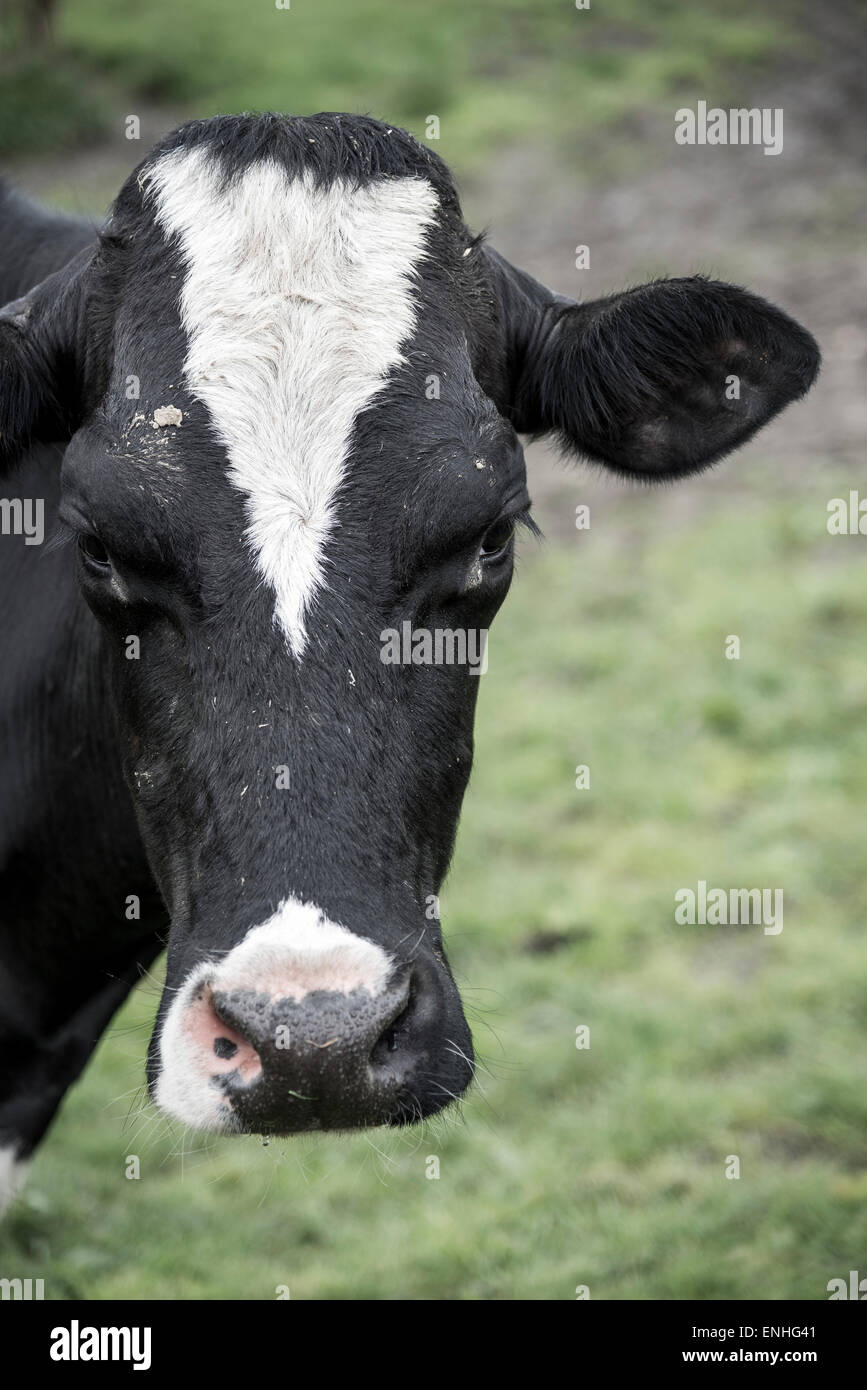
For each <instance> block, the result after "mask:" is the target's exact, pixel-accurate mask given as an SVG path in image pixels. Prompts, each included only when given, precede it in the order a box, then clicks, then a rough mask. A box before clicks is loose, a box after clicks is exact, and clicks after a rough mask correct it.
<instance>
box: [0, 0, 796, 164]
mask: <svg viewBox="0 0 867 1390" xmlns="http://www.w3.org/2000/svg"><path fill="white" fill-rule="evenodd" d="M790 11H791V3H789V4H786V3H784V4H782V5H781V6H774V7H772V9H771V10H770V12H767V13H763V14H757V13H756V10H755V6H754V5H753V4H751V3H750V0H730V3H729V4H727V6H726V11H725V19H724V22H721V19H720V14H719V7H718V6H717V5H714V4H710V3H707V0H705V3H700V2H699V0H696V3H694V4H691V5H688V6H684V5H683V4H682V0H655V3H654V4H652V5H651V4H646V3H644V0H617V3H615V4H614V5H609V6H595V5H594V6H592V7H591V8H590V9H589V10H586V11H578V10H576V8H575V6H574V5H573V4H572V3H571V0H559V3H552V0H473V3H472V4H463V3H461V0H445V2H444V3H441V4H437V5H432V4H428V3H427V0H404V3H402V4H401V5H394V4H393V3H391V2H390V0H351V3H350V0H316V3H315V4H313V3H311V0H294V2H293V3H292V5H291V8H286V9H278V8H277V7H276V5H275V4H274V3H273V0H263V2H262V3H260V4H257V5H253V6H248V7H246V8H244V9H239V7H238V5H237V3H236V0H207V2H206V0H192V3H189V4H186V5H182V6H179V5H177V3H176V0H151V3H149V4H148V5H146V6H139V5H127V6H118V5H117V4H115V3H113V0H76V3H67V4H65V5H62V6H61V10H60V19H59V24H58V31H57V50H56V51H55V52H53V53H51V54H50V55H49V56H48V58H47V59H46V75H45V76H44V78H43V79H41V81H40V85H39V88H38V89H37V92H36V95H37V96H38V102H33V101H32V100H30V99H28V95H27V91H26V89H22V88H21V84H20V83H13V84H12V85H10V83H9V80H8V79H7V80H6V81H4V83H3V84H2V85H0V153H6V154H11V155H17V154H19V153H20V151H21V140H20V136H19V135H18V134H17V133H16V131H17V130H18V129H22V130H24V131H26V132H28V134H29V140H30V144H29V147H30V148H33V147H34V142H41V144H42V148H44V149H46V150H48V151H50V152H52V153H54V152H56V151H57V150H58V149H65V148H68V147H69V144H70V142H71V141H74V140H75V139H80V140H84V139H88V138H91V137H92V135H93V125H94V121H96V120H101V121H102V125H103V129H104V131H105V134H106V136H107V137H112V136H113V137H114V138H117V139H121V138H123V129H124V126H123V122H124V118H125V116H126V115H127V114H130V113H136V112H137V108H138V106H139V104H140V103H142V102H144V103H146V104H148V103H149V104H154V103H156V104H160V105H168V106H170V107H171V108H172V109H173V110H177V111H178V112H187V113H189V114H193V115H197V116H201V115H209V114H212V113H214V112H218V111H225V112H232V111H240V110H269V109H273V110H285V111H292V112H310V111H321V110H341V111H342V110H349V111H369V112H371V113H373V114H374V115H378V116H381V117H383V118H384V119H387V120H389V121H393V122H395V123H396V124H399V125H403V126H406V127H407V128H409V129H411V130H413V131H415V133H416V134H418V135H419V136H420V137H422V138H424V137H425V132H426V121H427V118H428V117H429V116H430V115H436V116H438V117H439V119H440V122H441V134H440V138H439V141H438V143H437V146H436V147H437V149H438V150H439V152H440V153H442V155H443V156H444V157H445V158H446V159H447V160H449V161H452V160H453V161H455V162H456V164H457V165H458V167H459V168H460V169H462V170H464V171H467V170H470V169H472V168H473V167H474V166H476V165H479V164H481V163H482V162H483V161H485V160H487V159H489V158H490V156H491V152H492V149H495V148H498V147H503V146H508V145H509V144H510V143H514V142H526V141H527V140H533V139H539V140H544V142H545V144H546V146H547V147H548V148H549V149H550V148H551V147H552V146H554V147H556V148H557V150H558V153H559V155H560V157H561V158H563V159H567V160H568V159H570V158H574V156H575V151H576V147H580V148H581V150H582V156H581V161H582V165H583V166H584V167H585V168H586V166H587V161H588V157H589V154H590V152H591V151H592V141H590V142H589V146H588V143H587V142H586V140H585V138H584V137H586V135H587V132H588V131H591V132H592V131H593V130H594V129H595V128H597V127H598V126H599V125H600V124H611V123H617V122H619V121H623V120H624V119H626V118H628V117H629V116H630V115H631V114H632V113H634V112H635V111H636V109H646V108H647V107H648V106H650V107H652V106H654V104H656V103H657V102H663V103H664V106H665V111H666V120H667V122H668V126H669V127H670V126H671V122H672V116H673V110H674V106H675V105H676V104H678V103H679V101H680V100H681V99H683V100H690V101H693V100H695V97H696V95H698V96H702V95H704V96H707V95H708V94H713V96H714V99H719V100H726V99H727V96H728V95H729V93H730V91H731V83H732V80H733V75H734V74H735V73H742V72H743V71H744V69H745V67H747V66H750V65H755V64H761V63H763V62H767V61H768V60H769V59H770V58H772V57H773V58H777V59H778V58H779V56H780V53H781V52H784V51H786V49H787V48H788V47H789V46H790V45H791V43H792V30H791V26H790V25H789V24H788V23H787V15H788V14H789V13H790ZM10 61H11V62H12V63H13V65H14V57H13V58H12V59H7V65H8V63H9V62H10ZM70 75H71V77H70ZM88 75H90V76H88ZM71 79H74V83H73V81H72V80H71ZM30 80H31V81H32V80H33V75H32V72H31V74H30ZM94 82H95V83H96V90H97V92H98V96H96V97H93V95H92V92H93V89H94ZM73 85H74V88H75V93H74V98H73V96H70V94H69V91H68V89H69V88H70V87H72V86H73ZM107 93H111V94H112V100H111V102H110V104H109V107H108V108H107V107H106V100H107V97H106V94H107ZM37 108H38V117H35V116H34V110H35V109H37ZM109 110H111V115H109Z"/></svg>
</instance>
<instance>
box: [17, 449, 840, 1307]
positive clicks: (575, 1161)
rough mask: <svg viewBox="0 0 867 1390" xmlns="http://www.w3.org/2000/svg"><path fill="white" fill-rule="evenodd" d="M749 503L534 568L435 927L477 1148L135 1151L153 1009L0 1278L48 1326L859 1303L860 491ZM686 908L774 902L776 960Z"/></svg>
mask: <svg viewBox="0 0 867 1390" xmlns="http://www.w3.org/2000/svg"><path fill="white" fill-rule="evenodd" d="M735 466H736V465H733V466H732V467H735ZM754 476H755V478H756V481H755V482H754V483H753V484H752V486H751V490H750V491H749V492H747V493H744V494H743V495H741V496H732V495H731V494H727V493H726V492H725V491H724V489H723V487H722V486H721V485H720V484H719V483H718V482H717V481H716V479H715V478H713V477H711V478H709V479H702V480H698V481H693V482H688V483H686V484H683V485H682V487H684V488H686V489H688V490H691V491H692V493H693V496H694V499H695V502H696V506H695V507H694V508H692V509H691V513H692V514H691V517H690V519H689V520H682V519H680V518H681V513H679V512H678V513H677V515H676V516H674V517H673V516H672V512H671V510H670V509H667V502H666V497H665V495H664V494H659V493H653V492H635V493H627V492H620V491H613V490H612V491H611V492H610V493H609V494H606V497H607V499H608V500H607V502H606V503H605V504H603V505H601V506H597V507H595V508H594V515H593V525H592V527H591V530H590V531H589V532H582V533H576V536H575V539H574V542H573V543H569V542H561V543H559V544H553V543H551V544H549V545H547V546H545V547H543V548H542V549H539V550H537V549H536V548H535V547H534V546H533V545H532V544H530V545H529V548H528V543H527V542H524V547H525V549H524V556H523V562H522V564H521V566H520V570H519V574H518V577H517V579H516V581H515V584H514V587H513V591H512V594H511V595H510V598H509V600H508V601H507V603H506V606H505V608H504V610H503V612H502V614H501V615H500V617H499V618H498V620H497V624H496V626H495V628H494V631H493V634H492V639H491V651H490V657H491V665H490V670H489V672H488V674H487V675H486V676H485V678H484V681H483V686H482V692H481V700H480V711H479V720H478V747H477V765H476V771H475V773H474V779H473V782H472V784H471V789H470V793H469V795H468V798H467V803H466V806H465V810H464V816H463V820H462V829H461V834H460V839H459V845H458V852H457V856H456V860H455V864H454V868H453V872H452V874H451V877H450V880H449V882H448V885H447V890H446V892H445V893H444V920H445V923H446V928H447V938H448V940H449V941H450V949H451V956H452V960H453V963H454V966H455V969H456V972H457V975H458V977H459V979H460V981H461V983H462V986H463V989H464V995H465V999H466V1002H467V1004H468V1007H469V1011H470V1015H471V1018H472V1022H473V1027H474V1033H475V1037H476V1042H477V1046H478V1048H479V1050H480V1052H481V1055H482V1058H483V1061H484V1063H485V1068H486V1069H485V1070H484V1071H483V1073H482V1078H481V1087H480V1089H479V1092H478V1093H477V1094H475V1095H474V1097H473V1098H472V1099H471V1100H470V1101H469V1102H468V1103H467V1104H466V1106H465V1108H464V1115H463V1120H462V1121H457V1120H456V1121H454V1122H451V1123H445V1122H438V1123H434V1124H432V1125H429V1126H428V1127H427V1129H426V1130H425V1132H423V1133H416V1132H412V1133H408V1134H405V1135H403V1136H398V1135H393V1134H383V1133H381V1132H377V1133H375V1134H373V1135H371V1136H369V1137H364V1136H362V1137H358V1138H354V1139H345V1138H344V1139H337V1138H325V1137H321V1138H318V1139H315V1140H302V1141H297V1142H296V1141H291V1142H289V1141H282V1140H281V1141H276V1140H275V1141H273V1142H272V1143H271V1144H270V1145H269V1146H267V1147H263V1146H262V1145H261V1143H259V1142H257V1141H255V1140H250V1141H241V1142H237V1141H219V1142H217V1143H214V1144H208V1142H207V1141H205V1140H203V1139H201V1138H197V1137H195V1136H192V1135H188V1136H186V1138H184V1136H182V1135H181V1134H180V1133H178V1132H175V1133H171V1132H170V1131H169V1130H168V1129H167V1128H166V1127H165V1126H164V1124H163V1122H162V1121H154V1122H151V1121H150V1120H149V1119H145V1120H144V1123H143V1127H142V1122H138V1125H133V1127H132V1128H131V1129H128V1130H126V1131H125V1130H124V1128H123V1116H124V1115H125V1113H126V1109H127V1106H128V1104H129V1100H123V1101H120V1102H113V1098H114V1097H115V1096H118V1095H119V1094H120V1093H122V1092H126V1091H128V1090H129V1088H130V1087H135V1086H137V1085H138V1084H139V1082H140V1080H141V1068H142V1062H143V1054H144V1048H145V1042H146V1038H147V1035H148V1030H149V1026H150V1019H151V1016H152V1013H153V1009H154V1005H155V999H156V986H155V985H153V984H151V985H148V986H146V987H145V988H143V989H142V990H141V991H140V992H139V993H138V994H137V996H136V997H135V998H134V999H133V1000H132V1001H131V1002H130V1003H129V1005H128V1006H127V1008H126V1009H125V1010H124V1012H123V1014H122V1015H121V1016H120V1018H119V1019H118V1021H117V1026H116V1028H115V1029H114V1030H113V1032H112V1034H111V1035H110V1036H109V1037H108V1038H107V1039H106V1040H105V1041H104V1043H103V1044H102V1046H101V1048H100V1050H99V1053H98V1055H97V1058H96V1060H95V1063H94V1064H93V1066H92V1067H91V1068H90V1070H89V1072H88V1074H87V1077H86V1079H85V1081H84V1082H83V1083H82V1084H81V1085H80V1086H79V1087H77V1088H76V1089H75V1090H74V1091H73V1092H72V1094H71V1095H70V1097H69V1099H68V1102H67V1104H66V1106H65V1108H64V1111H63V1114H62V1117H61V1119H60V1122H59V1123H58V1125H57V1127H56V1129H55V1131H54V1133H53V1134H52V1136H51V1138H50V1140H49V1142H48V1143H47V1145H46V1146H45V1148H44V1149H43V1151H42V1152H41V1154H40V1156H39V1158H38V1160H37V1162H36V1165H35V1169H34V1172H33V1175H32V1179H31V1184H30V1187H29V1189H28V1190H27V1194H26V1195H25V1196H24V1197H23V1199H22V1200H21V1202H20V1203H19V1205H18V1206H17V1208H16V1209H15V1210H14V1211H13V1215H12V1219H11V1222H10V1224H9V1227H8V1228H7V1233H6V1236H5V1242H6V1243H5V1245H0V1263H2V1266H3V1271H4V1272H9V1273H12V1272H13V1271H14V1273H15V1274H18V1275H21V1276H22V1277H26V1276H28V1275H29V1276H31V1277H43V1278H45V1279H46V1294H47V1296H49V1297H53V1298H64V1297H74V1296H78V1297H87V1298H104V1297H121V1298H207V1299H214V1298H241V1299H248V1298H249V1299H259V1298H266V1299H267V1298H273V1297H274V1296H275V1290H276V1288H277V1286H278V1285H288V1286H289V1288H290V1290H291V1294H292V1297H293V1298H301V1299H309V1298H327V1299H362V1298H371V1299H398V1298H422V1299H437V1300H439V1299H453V1298H454V1299H510V1298H530V1299H570V1298H572V1297H574V1290H575V1287H576V1286H577V1285H579V1284H587V1285H589V1286H590V1290H591V1296H592V1297H593V1298H594V1299H626V1298H637V1299H643V1298H665V1299H685V1298H701V1299H710V1298H734V1299H740V1298H760V1299H761V1298H764V1299H790V1298H806V1299H823V1298H826V1297H827V1293H826V1284H827V1282H828V1280H829V1279H831V1278H834V1277H837V1276H840V1275H844V1276H845V1275H846V1272H847V1271H848V1270H849V1269H856V1268H859V1267H860V1268H861V1270H862V1272H863V1268H864V1251H865V1248H867V1091H865V1088H864V1082H863V1037H864V1027H865V1024H867V941H865V935H864V931H863V920H864V916H865V907H867V890H865V884H864V875H863V805H864V800H865V795H867V718H865V716H867V674H865V667H864V663H863V652H862V646H863V631H864V624H865V620H867V594H865V590H864V585H863V561H862V559H861V553H860V546H861V542H860V541H859V540H858V539H857V538H851V539H849V538H831V537H829V536H828V535H827V533H826V531H825V504H826V501H827V498H828V497H829V496H833V495H835V488H836V489H837V493H838V495H839V494H840V493H842V494H844V495H845V489H846V487H848V485H849V484H848V481H847V480H846V479H841V480H840V482H839V487H838V486H837V483H836V482H835V479H834V477H833V474H832V473H831V472H830V470H829V468H828V467H827V466H826V465H824V464H821V465H817V467H816V469H815V471H814V473H813V474H812V475H811V477H810V478H801V479H799V480H798V483H797V486H795V487H790V488H789V489H787V490H785V491H784V490H783V489H782V488H781V487H780V486H779V485H777V486H772V484H771V482H770V479H764V480H763V477H762V473H761V470H758V472H757V474H755V475H754ZM575 493H576V498H577V499H579V500H580V496H581V484H580V478H576V482H575ZM543 511H544V508H543ZM729 633H737V634H738V635H739V636H740V638H741V646H742V656H741V659H740V661H726V660H725V658H724V656H723V646H724V641H725V638H726V636H727V635H728V634H729ZM584 762H586V763H589V765H590V767H591V787H590V790H589V791H577V790H575V788H574V768H575V766H576V764H577V763H584ZM699 878H704V879H706V880H707V881H708V882H709V883H711V884H714V885H720V886H725V887H729V886H754V885H764V886H768V887H777V886H779V887H782V888H783V889H784V894H785V925H784V929H783V931H782V933H781V934H780V935H779V936H765V935H764V934H763V933H762V931H761V929H760V928H756V927H728V928H726V927H720V928H712V927H698V926H696V927H687V926H676V925H675V923H674V919H673V905H674V893H675V891H676V890H677V889H678V888H680V887H686V886H693V887H694V886H695V884H696V882H697V880H698V879H699ZM543 934H544V935H543ZM539 946H547V947H548V949H547V950H540V949H538V947H539ZM579 1024H587V1025H589V1027H590V1030H591V1033H590V1039H591V1046H590V1048H589V1050H584V1051H578V1050H576V1047H575V1041H574V1040H575V1029H576V1026H577V1025H579ZM482 1090H483V1091H484V1095H482ZM182 1151H185V1152H182ZM129 1153H137V1154H139V1155H141V1158H142V1177H141V1179H140V1180H139V1181H130V1180H127V1179H126V1178H125V1177H124V1166H123V1165H124V1158H125V1156H126V1155H127V1154H129ZM430 1155H436V1156H438V1157H439V1160H440V1172H441V1176H440V1178H439V1180H438V1181H437V1180H428V1179H426V1177H425V1167H426V1159H427V1158H428V1156H430ZM728 1155H737V1156H738V1157H739V1159H740V1163H741V1177H740V1179H738V1180H728V1179H727V1178H726V1177H725V1164H726V1159H727V1156H728Z"/></svg>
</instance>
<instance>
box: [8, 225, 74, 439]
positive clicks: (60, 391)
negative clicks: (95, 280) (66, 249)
mask: <svg viewBox="0 0 867 1390" xmlns="http://www.w3.org/2000/svg"><path fill="white" fill-rule="evenodd" d="M91 260H92V253H91V252H90V251H83V252H81V253H80V254H79V255H78V256H76V257H75V258H74V259H73V260H72V261H70V262H69V263H68V264H67V265H65V266H64V267H63V268H62V269H61V270H58V271H55V273H54V274H53V275H49V276H48V277H47V279H45V280H43V281H41V282H40V284H38V285H36V286H35V287H34V288H33V289H32V290H30V292H29V293H28V294H26V295H25V296H24V297H23V299H16V300H13V301H12V303H10V304H6V305H4V306H3V307H0V465H2V464H3V463H4V462H8V461H9V460H10V459H11V458H14V457H15V456H16V455H17V454H18V453H19V452H20V451H21V449H22V448H24V447H25V446H26V444H27V443H28V442H29V441H30V440H31V439H34V438H38V439H45V440H60V439H66V438H68V437H69V435H70V433H71V431H72V430H73V429H74V428H75V417H76V413H77V409H78V404H79V402H80V399H81V384H82V379H83V375H84V369H85V363H86V359H87V355H88V347H87V341H86V338H87V334H86V328H85V323H84V317H85V312H84V310H85V303H86V298H87V284H88V277H89V270H90V264H91Z"/></svg>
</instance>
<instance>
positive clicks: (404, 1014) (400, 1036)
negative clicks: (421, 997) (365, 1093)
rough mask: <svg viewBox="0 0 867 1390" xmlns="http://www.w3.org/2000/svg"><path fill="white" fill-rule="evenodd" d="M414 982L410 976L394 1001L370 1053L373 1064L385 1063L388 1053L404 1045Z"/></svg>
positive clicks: (412, 1004)
mask: <svg viewBox="0 0 867 1390" xmlns="http://www.w3.org/2000/svg"><path fill="white" fill-rule="evenodd" d="M415 996H416V983H415V977H414V976H411V977H410V979H409V982H408V984H407V988H406V989H405V990H404V991H403V994H402V997H401V998H400V999H399V1000H397V1001H396V1004H395V1007H394V1010H393V1011H392V1017H391V1018H390V1019H389V1020H388V1022H387V1023H386V1025H385V1027H384V1028H383V1030H382V1032H381V1033H380V1035H379V1037H378V1038H377V1040H376V1042H375V1043H374V1045H373V1048H372V1049H371V1053H370V1060H371V1063H372V1064H373V1066H375V1067H377V1066H380V1067H381V1066H383V1065H387V1064H388V1061H389V1054H393V1053H395V1052H398V1051H399V1050H400V1049H401V1047H404V1048H405V1047H406V1044H407V1041H408V1037H407V1035H408V1033H409V1027H410V1021H411V1019H412V1015H413V1012H414V1010H415Z"/></svg>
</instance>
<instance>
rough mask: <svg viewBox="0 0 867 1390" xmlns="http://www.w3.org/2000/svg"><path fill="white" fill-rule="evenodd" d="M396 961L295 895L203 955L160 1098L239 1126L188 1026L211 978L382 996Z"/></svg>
mask: <svg viewBox="0 0 867 1390" xmlns="http://www.w3.org/2000/svg"><path fill="white" fill-rule="evenodd" d="M391 969H392V960H391V957H390V956H388V955H387V954H386V952H385V951H383V950H382V948H381V947H379V946H377V945H375V944H374V943H373V942H372V941H367V940H365V938H364V937H362V936H356V935H355V933H354V932H351V931H348V930H347V928H346V927H342V926H340V925H339V923H337V922H332V921H330V920H329V918H327V917H326V916H325V915H324V913H322V912H321V911H320V910H319V908H318V907H315V906H314V905H313V904H312V903H302V902H299V901H298V900H297V899H296V898H287V899H286V900H285V901H284V902H282V903H281V904H280V906H279V907H278V909H277V911H276V912H275V913H274V915H273V917H269V918H268V920H267V921H266V922H263V923H262V924H261V925H260V926H257V927H251V928H250V930H249V931H248V932H247V935H246V936H245V937H244V939H243V941H241V942H240V943H239V944H238V945H237V946H236V947H235V948H234V949H233V950H232V951H230V952H229V954H228V955H227V956H225V957H224V958H223V960H222V961H220V962H219V963H217V964H215V963H213V962H210V961H205V962H203V964H202V965H199V966H197V967H196V969H195V970H194V971H192V973H191V974H190V975H189V976H188V977H187V979H186V981H185V982H184V984H183V985H182V986H181V988H180V990H179V991H178V994H177V996H176V998H175V999H174V1000H173V1002H172V1005H171V1008H170V1009H169V1011H168V1013H167V1014H166V1018H165V1022H164V1023H163V1026H162V1030H161V1032H160V1043H159V1050H160V1064H161V1068H160V1074H159V1078H158V1080H157V1085H156V1094H155V1100H156V1103H157V1105H158V1106H159V1108H160V1109H161V1110H164V1111H166V1112H167V1113H168V1114H170V1115H173V1116H174V1117H175V1118H176V1119H179V1120H183V1121H184V1123H185V1124H188V1125H192V1126H193V1127H194V1128H196V1129H210V1130H228V1129H230V1128H231V1125H230V1123H229V1116H228V1115H227V1113H226V1111H225V1109H224V1108H223V1106H222V1103H221V1097H220V1093H219V1092H218V1091H217V1090H216V1089H215V1088H214V1087H213V1086H211V1085H209V1076H210V1075H211V1073H212V1072H213V1070H214V1067H213V1056H212V1055H211V1054H209V1053H208V1052H207V1051H206V1050H205V1049H204V1048H202V1047H201V1046H200V1045H199V1044H198V1043H197V1042H196V1041H195V1040H194V1039H193V1038H191V1037H190V1036H189V1033H188V1032H187V1031H186V1030H185V1029H184V1019H185V1016H186V1014H187V1010H188V1009H189V1007H190V1004H191V1003H192V1001H193V999H194V997H195V995H196V993H197V992H198V990H199V989H200V987H201V986H202V985H203V984H205V983H207V984H208V985H209V986H210V988H211V990H212V991H213V992H215V993H219V992H221V991H228V990H236V989H248V990H253V991H255V992H256V993H261V994H267V995H270V997H271V998H272V999H295V1000H298V999H303V998H304V996H305V995H306V994H308V993H310V992H311V991H313V990H328V991H331V992H334V993H339V994H349V993H350V992H351V991H352V990H355V989H366V990H367V991H368V993H369V994H371V995H374V996H375V995H377V994H380V993H381V992H382V990H383V989H384V988H385V985H386V982H387V980H388V977H389V974H390V973H391Z"/></svg>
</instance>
